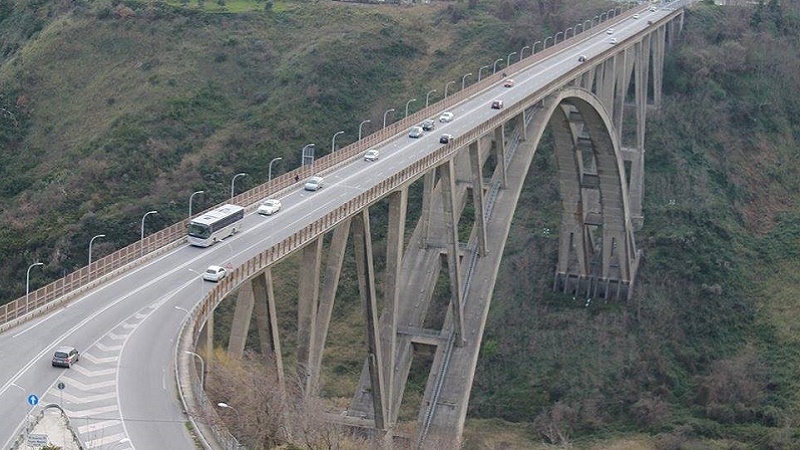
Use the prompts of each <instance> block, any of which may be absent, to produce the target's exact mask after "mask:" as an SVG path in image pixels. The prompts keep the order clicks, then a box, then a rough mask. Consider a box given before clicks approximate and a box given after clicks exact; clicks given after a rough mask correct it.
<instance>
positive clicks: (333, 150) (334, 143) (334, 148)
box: [331, 131, 344, 153]
mask: <svg viewBox="0 0 800 450" xmlns="http://www.w3.org/2000/svg"><path fill="white" fill-rule="evenodd" d="M340 134H344V131H337V132H336V133H333V137H332V138H331V153H333V152H335V151H336V136H338V135H340Z"/></svg>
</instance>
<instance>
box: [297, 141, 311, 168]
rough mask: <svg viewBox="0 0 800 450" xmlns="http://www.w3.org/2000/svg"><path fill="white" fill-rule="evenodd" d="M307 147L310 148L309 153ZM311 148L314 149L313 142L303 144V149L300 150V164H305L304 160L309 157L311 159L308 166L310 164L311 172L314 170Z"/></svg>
mask: <svg viewBox="0 0 800 450" xmlns="http://www.w3.org/2000/svg"><path fill="white" fill-rule="evenodd" d="M308 149H311V150H312V153H311V154H309V153H308ZM313 150H314V144H306V145H304V146H303V149H302V150H300V165H302V166H305V165H306V160H308V159H310V160H311V164H310V166H311V172H312V173H313V172H314V152H313Z"/></svg>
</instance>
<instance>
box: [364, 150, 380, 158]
mask: <svg viewBox="0 0 800 450" xmlns="http://www.w3.org/2000/svg"><path fill="white" fill-rule="evenodd" d="M380 155H381V154H380V152H378V151H377V150H375V149H374V148H371V149H369V150H367V153H364V161H377V160H378V156H380Z"/></svg>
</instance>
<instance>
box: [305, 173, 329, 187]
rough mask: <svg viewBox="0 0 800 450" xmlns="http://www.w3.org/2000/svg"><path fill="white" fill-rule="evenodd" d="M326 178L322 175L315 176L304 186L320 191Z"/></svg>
mask: <svg viewBox="0 0 800 450" xmlns="http://www.w3.org/2000/svg"><path fill="white" fill-rule="evenodd" d="M324 181H325V180H324V179H323V178H322V177H318V176H316V175H315V176H313V177H311V178H309V179H308V180H307V181H306V185H305V186H303V188H304V189H305V190H307V191H318V190H320V189H322V184H323V182H324Z"/></svg>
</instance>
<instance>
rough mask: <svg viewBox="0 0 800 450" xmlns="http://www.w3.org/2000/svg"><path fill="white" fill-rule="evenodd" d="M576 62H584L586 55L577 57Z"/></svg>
mask: <svg viewBox="0 0 800 450" xmlns="http://www.w3.org/2000/svg"><path fill="white" fill-rule="evenodd" d="M578 62H586V55H580V56H578Z"/></svg>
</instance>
